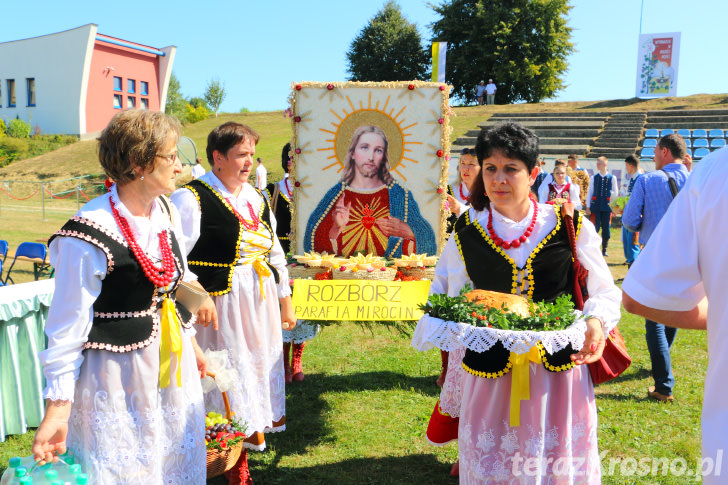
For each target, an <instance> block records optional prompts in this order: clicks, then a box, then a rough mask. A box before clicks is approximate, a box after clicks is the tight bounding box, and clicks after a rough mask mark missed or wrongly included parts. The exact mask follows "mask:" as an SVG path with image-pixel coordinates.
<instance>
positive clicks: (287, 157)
mask: <svg viewBox="0 0 728 485" xmlns="http://www.w3.org/2000/svg"><path fill="white" fill-rule="evenodd" d="M290 161H291V144H290V143H286V144H285V145H283V150H281V167H283V173H288V162H290Z"/></svg>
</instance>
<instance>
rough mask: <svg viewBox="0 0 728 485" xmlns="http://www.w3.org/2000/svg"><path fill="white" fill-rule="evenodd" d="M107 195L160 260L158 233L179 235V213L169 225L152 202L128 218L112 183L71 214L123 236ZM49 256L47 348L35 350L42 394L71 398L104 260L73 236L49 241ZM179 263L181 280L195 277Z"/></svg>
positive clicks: (185, 331) (143, 245)
mask: <svg viewBox="0 0 728 485" xmlns="http://www.w3.org/2000/svg"><path fill="white" fill-rule="evenodd" d="M109 198H112V199H113V200H114V204H115V205H116V208H117V210H118V211H119V214H120V215H122V216H123V217H125V218H126V220H127V221H128V222H129V227H130V228H131V231H132V233H133V234H134V237H135V238H136V240H137V243H138V244H139V246H140V247H141V248H142V250H143V251H144V252H145V253H146V254H147V256H149V258H150V259H152V261H154V262H155V263H158V262H159V261H161V259H162V256H161V252H160V250H159V239H158V234H159V233H160V232H161V231H163V230H169V229H173V230H174V232H175V233H176V234H181V233H182V231H181V227H180V225H179V220H180V217H179V215H178V214H176V211H175V213H174V215H173V218H174V220H175V224H174V228H172V223H171V222H170V220H169V217H168V216H167V214H166V213H164V212H163V211H162V209H161V208H160V207H159V205H158V204H157V202H156V201H155V202H154V206H153V207H152V212H151V216H150V218H146V217H134V216H132V215H131V213H130V212H129V210H128V209H127V208H126V206H125V205H124V204H123V203H122V202H121V201H120V200H119V195H118V193H117V191H116V185H114V186H112V188H111V192H109V193H108V194H105V195H102V196H101V197H97V198H95V199H93V200H91V201H90V202H88V203H87V204H85V205H84V206H83V207H81V209H80V210H79V211H78V213H77V214H76V215H78V216H80V217H84V218H86V219H89V220H91V221H93V222H95V223H97V224H100V225H101V226H103V227H104V228H105V229H106V230H107V231H109V232H111V233H113V234H115V235H118V236H119V237H120V238H123V236H122V234H121V231H120V230H119V228H118V226H117V224H116V220H114V216H113V213H112V212H111V205H110V204H109ZM170 206H171V204H170ZM172 210H173V211H174V208H172ZM178 241H179V239H178ZM180 249H181V250H182V251H183V252H184V247H183V246H181V245H180ZM49 254H50V256H49V257H50V263H51V265H52V266H53V267H54V268H55V278H56V285H55V292H54V294H53V301H52V302H51V306H50V309H49V310H48V320H47V321H46V325H45V333H46V335H47V336H48V347H47V348H46V350H44V351H42V352H39V354H38V357H39V359H40V362H41V364H43V373H44V375H45V378H46V388H45V390H44V391H43V397H44V398H47V399H51V400H63V401H73V394H74V388H75V382H76V379H77V378H78V374H79V369H80V368H81V364H82V363H83V353H82V351H83V345H84V344H85V343H86V341H87V340H88V334H89V332H90V331H91V325H92V322H93V304H94V302H95V301H96V298H98V296H99V294H100V293H101V284H102V281H103V280H104V278H106V266H107V261H106V255H105V253H104V252H103V251H102V250H101V249H99V248H98V247H97V246H94V245H93V244H91V243H89V242H86V241H84V240H82V239H78V238H75V237H57V238H55V239H53V241H52V242H51V244H50V253H49ZM182 264H183V265H184V268H185V276H184V278H183V280H184V281H195V280H196V279H197V277H196V276H195V275H194V274H193V273H190V272H189V270H188V269H187V260H186V258H183V259H182ZM175 276H178V273H175ZM193 318H194V316H193ZM182 333H183V334H184V335H188V336H194V335H195V330H194V329H192V328H190V329H185V328H184V327H183V328H182Z"/></svg>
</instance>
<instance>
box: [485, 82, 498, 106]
mask: <svg viewBox="0 0 728 485" xmlns="http://www.w3.org/2000/svg"><path fill="white" fill-rule="evenodd" d="M497 90H498V88H496V87H495V84H493V80H492V79H488V84H487V85H486V86H485V94H486V98H487V101H488V104H495V92H496V91H497Z"/></svg>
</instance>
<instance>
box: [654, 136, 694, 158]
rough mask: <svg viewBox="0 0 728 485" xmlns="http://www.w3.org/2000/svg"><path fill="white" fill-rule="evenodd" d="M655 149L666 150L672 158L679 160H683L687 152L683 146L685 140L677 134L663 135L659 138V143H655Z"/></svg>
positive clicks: (686, 148)
mask: <svg viewBox="0 0 728 485" xmlns="http://www.w3.org/2000/svg"><path fill="white" fill-rule="evenodd" d="M657 147H658V148H667V149H668V150H670V154H671V155H672V156H673V158H679V159H681V160H682V159H683V158H685V155H686V154H687V152H688V147H687V145H686V144H685V140H684V139H683V137H681V136H680V135H678V134H677V133H673V134H672V135H665V136H663V137H662V138H660V141H658V142H657Z"/></svg>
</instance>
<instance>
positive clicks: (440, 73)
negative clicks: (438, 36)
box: [432, 42, 447, 83]
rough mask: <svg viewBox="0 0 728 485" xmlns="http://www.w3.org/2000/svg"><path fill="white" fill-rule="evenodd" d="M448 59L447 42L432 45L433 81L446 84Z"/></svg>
mask: <svg viewBox="0 0 728 485" xmlns="http://www.w3.org/2000/svg"><path fill="white" fill-rule="evenodd" d="M446 58H447V42H433V43H432V81H433V82H439V83H444V82H445V60H446Z"/></svg>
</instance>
